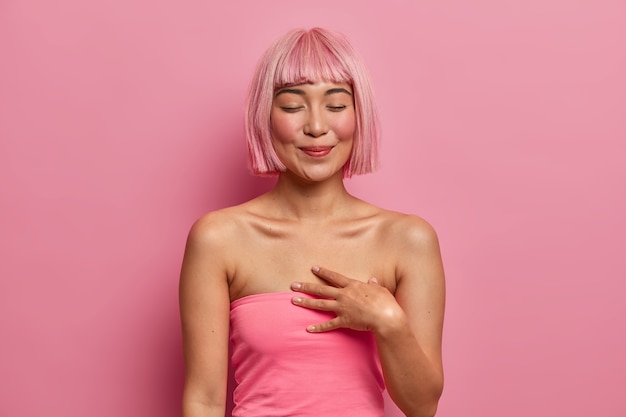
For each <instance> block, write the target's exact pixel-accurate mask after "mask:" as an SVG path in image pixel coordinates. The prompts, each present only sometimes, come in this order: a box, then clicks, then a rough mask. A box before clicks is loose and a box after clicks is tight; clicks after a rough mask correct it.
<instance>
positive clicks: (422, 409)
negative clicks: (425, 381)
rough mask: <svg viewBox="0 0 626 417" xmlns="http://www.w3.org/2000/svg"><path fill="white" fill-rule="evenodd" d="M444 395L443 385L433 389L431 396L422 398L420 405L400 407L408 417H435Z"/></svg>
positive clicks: (413, 404) (437, 385)
mask: <svg viewBox="0 0 626 417" xmlns="http://www.w3.org/2000/svg"><path fill="white" fill-rule="evenodd" d="M442 393H443V384H436V386H433V387H432V391H430V395H428V396H427V397H422V398H421V400H420V401H419V402H418V403H412V404H406V406H405V407H400V409H401V410H402V412H403V413H404V414H405V415H406V416H407V417H434V416H435V414H437V409H438V407H439V399H440V398H441V394H442Z"/></svg>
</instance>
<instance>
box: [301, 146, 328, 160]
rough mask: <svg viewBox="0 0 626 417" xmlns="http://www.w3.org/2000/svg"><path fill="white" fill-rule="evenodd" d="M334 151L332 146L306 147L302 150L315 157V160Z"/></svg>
mask: <svg viewBox="0 0 626 417" xmlns="http://www.w3.org/2000/svg"><path fill="white" fill-rule="evenodd" d="M332 149H333V147H332V146H305V147H302V148H300V150H301V151H302V152H304V153H305V154H307V155H309V156H311V157H313V158H321V157H323V156H326V155H328V154H329V153H330V151H331V150H332Z"/></svg>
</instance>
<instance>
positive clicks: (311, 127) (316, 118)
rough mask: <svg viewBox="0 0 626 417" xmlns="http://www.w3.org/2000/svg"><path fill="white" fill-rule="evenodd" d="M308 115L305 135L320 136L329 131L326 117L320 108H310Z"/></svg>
mask: <svg viewBox="0 0 626 417" xmlns="http://www.w3.org/2000/svg"><path fill="white" fill-rule="evenodd" d="M307 116H308V117H307V120H306V122H305V124H304V134H305V135H307V136H311V137H313V138H318V137H320V136H323V135H325V134H326V133H328V124H327V123H326V118H325V117H324V115H323V114H322V112H321V111H320V110H317V109H311V110H309V112H308V114H307Z"/></svg>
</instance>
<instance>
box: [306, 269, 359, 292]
mask: <svg viewBox="0 0 626 417" xmlns="http://www.w3.org/2000/svg"><path fill="white" fill-rule="evenodd" d="M311 271H312V272H313V273H314V274H315V275H316V276H318V277H319V278H321V279H323V280H324V281H326V282H328V283H329V284H331V285H334V286H335V287H341V288H343V287H345V286H346V285H348V284H349V283H350V278H348V277H346V276H343V275H341V274H340V273H338V272H335V271H331V270H330V269H326V268H320V267H319V266H314V267H313V268H311Z"/></svg>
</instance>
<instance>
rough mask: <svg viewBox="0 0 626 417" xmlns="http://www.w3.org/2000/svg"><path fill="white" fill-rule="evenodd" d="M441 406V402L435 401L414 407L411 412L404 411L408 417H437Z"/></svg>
mask: <svg viewBox="0 0 626 417" xmlns="http://www.w3.org/2000/svg"><path fill="white" fill-rule="evenodd" d="M438 406H439V400H433V401H429V402H424V403H422V404H420V405H419V407H414V408H412V409H411V410H402V412H403V413H404V414H405V415H406V416H407V417H435V414H437V408H438Z"/></svg>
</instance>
